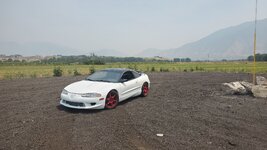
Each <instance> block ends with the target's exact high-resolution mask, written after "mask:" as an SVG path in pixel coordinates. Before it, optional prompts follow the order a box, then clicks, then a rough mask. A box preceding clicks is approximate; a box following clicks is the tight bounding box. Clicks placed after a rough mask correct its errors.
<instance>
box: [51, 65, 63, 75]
mask: <svg viewBox="0 0 267 150" xmlns="http://www.w3.org/2000/svg"><path fill="white" fill-rule="evenodd" d="M62 72H63V71H62V70H61V69H60V67H56V68H54V70H53V73H54V74H53V76H54V77H61V76H62Z"/></svg>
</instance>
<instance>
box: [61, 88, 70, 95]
mask: <svg viewBox="0 0 267 150" xmlns="http://www.w3.org/2000/svg"><path fill="white" fill-rule="evenodd" d="M61 93H62V94H64V95H68V93H69V92H68V91H67V90H65V89H63V90H62V92H61Z"/></svg>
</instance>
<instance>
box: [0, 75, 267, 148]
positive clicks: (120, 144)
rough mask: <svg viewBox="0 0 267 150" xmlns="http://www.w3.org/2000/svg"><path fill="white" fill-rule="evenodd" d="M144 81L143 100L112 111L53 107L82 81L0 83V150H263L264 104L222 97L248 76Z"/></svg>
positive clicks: (266, 122)
mask: <svg viewBox="0 0 267 150" xmlns="http://www.w3.org/2000/svg"><path fill="white" fill-rule="evenodd" d="M149 76H150V79H151V82H152V83H151V91H150V93H149V96H148V97H145V98H143V97H136V98H132V99H129V100H127V101H125V102H122V103H121V104H120V105H119V106H118V107H117V108H116V109H113V110H72V109H67V108H64V107H62V106H60V105H59V94H60V92H61V90H62V88H63V87H64V86H66V85H68V84H69V83H72V82H74V81H77V80H81V79H83V78H84V76H79V77H60V78H39V79H23V80H12V81H7V80H6V81H0V106H1V109H0V149H25V150H26V149H66V150H68V149H94V150H95V149H109V150H112V149H123V150H127V149H130V150H134V149H140V150H144V149H153V150H154V149H267V100H266V99H259V98H254V97H252V96H231V95H225V94H224V93H223V92H222V91H221V86H220V85H221V83H223V82H230V81H236V80H248V81H249V79H250V78H251V77H250V75H248V74H227V73H150V74H149ZM265 76H266V75H265ZM158 133H162V134H163V135H164V136H163V137H158V136H157V135H156V134H158Z"/></svg>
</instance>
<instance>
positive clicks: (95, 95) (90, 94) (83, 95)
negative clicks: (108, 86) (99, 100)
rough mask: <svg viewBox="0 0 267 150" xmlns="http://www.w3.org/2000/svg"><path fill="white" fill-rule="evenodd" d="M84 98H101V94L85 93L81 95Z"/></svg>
mask: <svg viewBox="0 0 267 150" xmlns="http://www.w3.org/2000/svg"><path fill="white" fill-rule="evenodd" d="M81 96H82V97H101V94H99V93H84V94H81Z"/></svg>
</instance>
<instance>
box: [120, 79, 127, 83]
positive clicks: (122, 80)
mask: <svg viewBox="0 0 267 150" xmlns="http://www.w3.org/2000/svg"><path fill="white" fill-rule="evenodd" d="M126 81H128V80H127V79H120V82H121V83H123V82H126Z"/></svg>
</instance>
